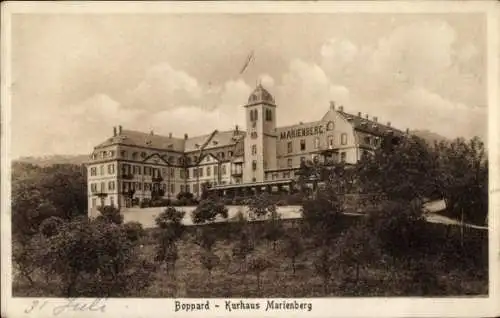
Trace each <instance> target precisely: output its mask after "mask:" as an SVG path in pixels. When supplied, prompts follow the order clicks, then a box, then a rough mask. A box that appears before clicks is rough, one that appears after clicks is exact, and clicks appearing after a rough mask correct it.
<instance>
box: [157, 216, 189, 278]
mask: <svg viewBox="0 0 500 318" xmlns="http://www.w3.org/2000/svg"><path fill="white" fill-rule="evenodd" d="M184 215H185V212H182V211H178V210H176V209H175V208H173V207H168V208H166V209H165V210H164V211H163V212H162V213H161V214H160V215H158V216H157V217H156V219H155V222H156V225H157V226H158V227H159V228H160V232H159V234H158V237H157V245H156V261H157V262H165V263H166V265H167V272H168V271H169V269H172V272H173V273H175V263H176V261H177V259H178V249H177V244H176V242H177V241H178V240H179V239H180V238H181V237H182V235H183V233H184V231H185V226H184V225H183V224H182V219H183V218H184Z"/></svg>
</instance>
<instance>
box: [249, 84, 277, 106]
mask: <svg viewBox="0 0 500 318" xmlns="http://www.w3.org/2000/svg"><path fill="white" fill-rule="evenodd" d="M258 103H267V104H272V105H274V97H273V95H271V93H269V92H268V91H267V90H266V89H265V88H264V87H262V84H260V83H259V84H258V85H257V87H256V88H255V89H254V91H253V92H252V94H250V97H248V104H258Z"/></svg>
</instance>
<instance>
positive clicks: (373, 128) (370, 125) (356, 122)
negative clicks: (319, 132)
mask: <svg viewBox="0 0 500 318" xmlns="http://www.w3.org/2000/svg"><path fill="white" fill-rule="evenodd" d="M337 113H338V114H340V115H341V116H342V117H344V118H345V119H346V120H347V121H349V122H350V123H351V124H352V125H353V126H354V129H356V130H360V131H365V132H367V133H370V134H373V135H386V134H389V133H391V132H393V133H397V134H403V132H402V131H401V130H399V129H396V128H394V127H392V126H388V125H384V124H381V123H379V122H378V121H374V120H370V119H366V118H363V117H360V116H357V115H352V114H349V113H346V112H344V111H341V110H337Z"/></svg>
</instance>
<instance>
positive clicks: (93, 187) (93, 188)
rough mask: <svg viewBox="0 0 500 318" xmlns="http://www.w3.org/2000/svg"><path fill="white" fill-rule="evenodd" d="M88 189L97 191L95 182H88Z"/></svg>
mask: <svg viewBox="0 0 500 318" xmlns="http://www.w3.org/2000/svg"><path fill="white" fill-rule="evenodd" d="M90 191H91V192H92V193H94V192H97V184H95V183H91V184H90Z"/></svg>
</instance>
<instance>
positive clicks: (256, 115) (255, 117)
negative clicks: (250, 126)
mask: <svg viewBox="0 0 500 318" xmlns="http://www.w3.org/2000/svg"><path fill="white" fill-rule="evenodd" d="M254 112H255V114H254V120H255V121H257V120H259V111H258V110H257V109H254Z"/></svg>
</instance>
